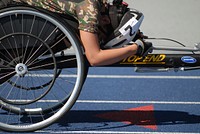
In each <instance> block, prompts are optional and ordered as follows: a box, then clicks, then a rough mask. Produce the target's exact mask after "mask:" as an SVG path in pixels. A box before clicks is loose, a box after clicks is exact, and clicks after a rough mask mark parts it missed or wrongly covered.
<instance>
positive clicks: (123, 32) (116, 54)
mask: <svg viewBox="0 0 200 134" xmlns="http://www.w3.org/2000/svg"><path fill="white" fill-rule="evenodd" d="M2 1H6V0H2ZM9 1H10V0H9ZM14 1H16V2H23V3H26V4H29V5H31V6H37V7H42V8H44V9H47V10H50V11H52V12H58V13H65V14H68V15H72V16H73V17H75V18H76V19H77V20H78V22H79V27H78V29H79V33H80V39H81V41H82V44H83V47H84V50H85V54H86V57H87V59H88V61H89V63H90V64H91V66H102V65H109V64H113V63H116V62H118V61H121V60H122V59H124V58H127V57H128V56H131V55H138V56H144V55H145V54H147V53H148V52H149V51H150V50H152V49H151V47H152V45H151V44H149V43H146V42H144V41H142V40H136V41H135V42H133V43H131V44H130V43H129V42H130V41H131V40H132V39H133V37H135V36H136V34H137V35H138V34H139V33H140V32H138V27H139V25H137V24H133V23H131V24H130V25H129V24H128V25H127V22H129V20H127V22H126V21H124V22H120V23H118V24H117V26H118V27H117V26H116V23H113V22H112V21H113V20H112V19H113V18H114V17H112V16H109V13H110V12H109V7H110V4H109V3H108V2H107V1H106V0H14ZM114 2H115V3H118V4H119V5H118V6H120V5H121V4H122V5H123V4H124V5H123V6H127V5H126V4H125V3H122V0H114V1H113V3H114ZM115 3H114V4H115ZM114 9H115V8H114ZM113 11H117V10H113ZM114 14H116V12H114V13H113V14H112V15H114ZM127 16H130V15H127ZM115 19H116V18H115ZM129 19H134V20H133V22H135V18H133V17H130V18H129ZM116 20H117V19H116ZM116 20H115V21H116ZM137 21H138V20H136V22H137ZM113 24H115V26H113ZM120 24H121V26H119V25H120ZM132 24H133V27H132V26H131V25H132ZM125 25H127V26H130V30H133V29H134V26H136V27H137V28H136V30H134V31H128V32H127V29H125V28H127V27H125ZM116 29H118V30H117V32H119V31H120V35H119V36H118V37H115V38H113V39H111V41H108V38H109V36H110V35H111V33H112V34H113V33H114V32H113V31H116ZM121 37H122V38H121ZM120 38H121V39H120ZM122 39H123V40H122ZM125 40H126V41H125ZM106 43H107V44H106ZM120 43H121V44H120ZM124 43H127V45H126V44H124ZM101 44H105V47H104V48H106V47H107V48H112V49H102V47H101ZM116 44H118V45H117V46H118V47H112V46H116ZM119 44H120V45H119Z"/></svg>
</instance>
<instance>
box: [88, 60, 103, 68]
mask: <svg viewBox="0 0 200 134" xmlns="http://www.w3.org/2000/svg"><path fill="white" fill-rule="evenodd" d="M88 61H89V63H90V65H91V66H92V67H95V66H100V63H99V62H98V60H96V59H95V58H94V59H90V60H88Z"/></svg>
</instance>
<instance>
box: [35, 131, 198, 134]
mask: <svg viewBox="0 0 200 134" xmlns="http://www.w3.org/2000/svg"><path fill="white" fill-rule="evenodd" d="M36 132H38V133H59V134H199V133H184V132H127V131H119V132H118V131H36Z"/></svg>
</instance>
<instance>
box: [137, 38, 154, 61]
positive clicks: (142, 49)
mask: <svg viewBox="0 0 200 134" xmlns="http://www.w3.org/2000/svg"><path fill="white" fill-rule="evenodd" d="M135 43H136V44H137V45H138V50H137V53H136V55H138V56H141V57H145V56H147V55H148V53H152V52H153V46H152V43H151V42H144V41H143V40H139V39H138V40H136V41H135Z"/></svg>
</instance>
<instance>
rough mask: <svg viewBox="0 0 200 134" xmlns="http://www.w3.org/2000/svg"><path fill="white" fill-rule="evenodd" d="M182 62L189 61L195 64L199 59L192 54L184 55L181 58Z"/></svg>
mask: <svg viewBox="0 0 200 134" xmlns="http://www.w3.org/2000/svg"><path fill="white" fill-rule="evenodd" d="M181 60H182V62H184V63H189V64H194V63H196V62H197V60H196V59H195V58H193V57H192V56H183V57H182V58H181Z"/></svg>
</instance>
